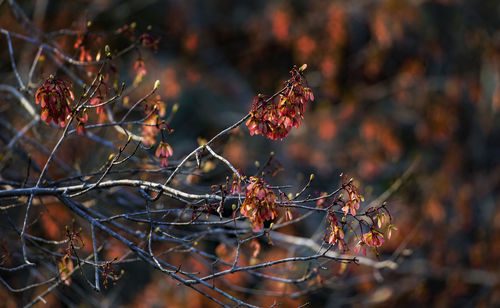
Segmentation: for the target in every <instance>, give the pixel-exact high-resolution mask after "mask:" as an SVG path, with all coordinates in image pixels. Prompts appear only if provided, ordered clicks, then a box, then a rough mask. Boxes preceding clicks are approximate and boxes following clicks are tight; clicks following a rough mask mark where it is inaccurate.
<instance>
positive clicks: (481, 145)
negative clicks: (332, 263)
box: [0, 0, 500, 307]
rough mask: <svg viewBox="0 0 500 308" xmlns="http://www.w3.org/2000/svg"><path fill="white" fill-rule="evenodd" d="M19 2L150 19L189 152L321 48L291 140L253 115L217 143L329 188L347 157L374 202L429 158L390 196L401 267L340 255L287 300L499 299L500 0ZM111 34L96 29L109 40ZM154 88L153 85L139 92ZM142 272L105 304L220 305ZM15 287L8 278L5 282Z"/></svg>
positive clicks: (69, 22) (179, 143)
mask: <svg viewBox="0 0 500 308" xmlns="http://www.w3.org/2000/svg"><path fill="white" fill-rule="evenodd" d="M0 2H1V1H0ZM19 4H20V5H21V6H22V7H23V8H24V10H25V11H26V12H27V14H28V15H29V16H30V17H32V18H33V19H34V21H35V22H36V23H37V24H38V25H39V26H40V27H41V28H42V29H43V30H44V31H47V32H50V31H55V30H58V29H61V28H70V29H80V28H81V27H82V24H83V25H85V23H86V21H88V20H91V21H92V25H91V27H90V28H89V30H90V31H95V33H106V32H107V33H109V32H113V31H115V30H117V29H118V28H121V27H123V26H124V25H126V24H131V23H132V22H135V23H136V24H137V29H140V30H142V31H146V29H147V27H148V25H151V26H152V30H151V31H152V33H154V34H156V35H159V36H161V41H160V43H159V47H158V51H157V52H156V53H155V52H154V51H151V52H145V53H143V54H142V56H143V57H144V59H145V63H146V70H147V75H146V76H145V77H144V81H143V83H145V84H152V83H153V82H154V80H156V79H160V80H161V88H160V93H161V95H162V98H163V100H164V101H165V102H166V103H167V105H169V106H172V105H173V104H176V103H177V104H179V111H178V112H177V114H176V115H175V117H174V118H173V121H172V122H171V128H173V129H175V133H174V134H172V135H170V136H169V143H170V144H171V145H172V147H173V148H174V158H175V159H177V158H180V157H181V156H182V155H183V154H185V153H187V152H188V151H189V150H191V149H192V148H193V147H194V146H195V145H196V144H197V141H196V140H197V138H198V137H202V138H210V137H212V136H214V135H215V134H216V133H217V132H218V131H219V130H221V129H223V128H225V127H227V126H228V125H230V124H232V123H234V122H235V121H237V120H238V119H240V118H241V117H242V116H244V115H245V114H246V113H247V112H248V110H249V108H250V106H251V101H252V98H253V97H254V96H255V95H256V94H258V93H265V94H272V93H274V92H275V91H277V90H279V89H280V88H281V83H282V82H283V81H284V80H286V79H287V78H288V76H289V75H288V72H289V70H290V68H291V67H292V66H293V65H299V66H300V65H302V64H303V63H307V64H308V69H307V72H306V77H307V79H308V82H309V85H310V86H311V88H312V90H313V92H314V94H315V97H316V100H315V101H314V102H313V103H311V104H310V105H309V106H308V110H307V112H306V114H305V120H304V123H303V125H302V126H301V127H300V128H299V129H294V130H292V132H291V134H290V136H289V137H288V138H286V139H285V140H283V141H271V140H267V139H265V138H264V137H262V136H253V137H251V136H249V134H248V130H247V129H246V127H244V126H243V127H241V129H240V130H239V131H237V132H235V133H233V134H231V135H230V137H228V138H226V139H225V140H224V142H222V143H220V144H218V145H217V147H218V148H217V149H218V151H219V152H220V153H223V154H224V155H225V157H227V158H228V159H229V160H230V161H232V162H233V163H234V165H235V166H237V167H238V168H241V169H242V170H243V171H244V172H245V173H246V174H252V173H254V172H255V171H256V170H257V167H256V166H255V162H256V161H259V162H260V163H261V164H262V163H264V162H265V161H266V160H267V158H268V157H269V153H270V152H271V151H274V152H275V153H276V155H275V157H276V159H277V160H278V161H279V163H280V164H281V167H282V168H283V169H284V170H283V171H281V172H279V173H278V174H277V175H276V177H275V178H274V180H273V184H274V183H275V184H291V185H295V186H298V185H300V184H303V183H304V182H305V181H307V179H308V178H309V174H310V173H315V175H316V177H315V181H314V182H313V185H314V188H315V189H316V191H317V193H319V192H321V191H326V190H331V189H332V188H335V187H337V186H338V185H339V182H340V178H339V174H340V173H341V172H343V173H345V174H347V175H349V176H350V177H354V178H355V179H356V181H357V183H359V184H360V187H361V191H362V192H363V193H364V195H365V199H366V200H367V202H366V203H369V202H370V201H371V200H374V199H375V198H377V197H378V196H379V195H381V194H382V193H384V192H385V191H386V190H387V189H389V188H390V187H391V185H392V184H393V183H394V182H395V181H397V180H398V179H399V178H400V177H401V176H402V174H403V173H404V172H405V171H406V170H407V169H408V168H409V167H410V166H411V165H412V164H414V163H416V164H417V165H416V166H417V167H416V168H415V169H413V172H412V173H411V174H410V176H409V177H407V178H405V181H404V183H403V184H402V186H401V187H400V189H399V190H398V191H396V192H395V193H394V194H392V196H391V197H390V198H389V199H388V200H387V201H388V204H389V208H390V210H391V214H392V216H393V221H394V224H395V225H396V226H397V228H398V231H396V232H395V233H394V234H393V237H392V239H391V240H389V241H387V242H386V243H385V244H384V246H383V247H382V249H381V259H382V260H384V259H389V258H393V259H395V260H397V261H398V262H399V263H400V266H399V267H398V268H397V269H396V270H383V271H376V272H374V270H373V269H371V268H366V267H362V266H350V267H349V268H348V269H347V270H346V271H340V270H339V268H338V267H332V268H331V269H329V270H328V271H326V272H325V274H324V276H325V277H329V280H328V281H327V282H325V284H324V287H323V288H318V289H315V291H314V292H312V294H309V295H307V296H302V297H300V298H298V299H294V300H288V301H287V300H285V299H280V301H284V302H283V305H284V306H288V305H290V306H297V305H300V304H306V303H309V305H310V307H322V306H324V307H342V306H358V307H360V306H380V307H402V306H403V307H421V306H424V307H426V306H432V307H457V306H459V307H488V306H489V307H491V306H496V305H500V281H499V279H500V276H499V274H500V198H499V195H500V164H499V161H500V115H499V112H500V2H499V1H498V0H483V1H472V0H471V1H467V0H427V1H426V0H356V1H315V0H310V1H258V0H254V1H230V0H225V1H224V0H216V1H179V0H177V1H154V0H141V1H139V0H138V1H118V0H96V1H90V0H89V1H48V0H41V1H20V2H19ZM9 15H10V13H9V12H8V10H7V9H6V6H5V5H3V6H0V20H2V21H0V25H1V27H4V28H7V27H8V26H9V20H13V19H12V17H11V16H9ZM19 31H20V32H22V30H21V29H19ZM2 44H4V46H5V40H3V39H2ZM104 44H106V42H100V43H99V42H97V41H96V46H95V51H96V50H97V49H99V48H101V49H102V46H103V45H104ZM116 44H118V45H116V46H114V47H115V48H118V46H119V42H118V43H116ZM18 46H22V45H18ZM112 46H113V45H112ZM1 56H2V58H1V59H2V63H1V64H0V65H1V67H2V70H3V71H4V72H10V62H9V61H8V59H9V58H8V53H7V51H6V49H5V48H2V51H1ZM135 57H136V55H135V54H130V55H129V56H128V57H126V58H124V59H122V60H120V61H123V62H122V64H121V66H122V67H129V68H128V71H126V70H127V69H125V73H130V74H128V75H127V74H124V76H122V79H125V80H126V81H127V82H128V84H131V83H132V81H133V74H132V73H131V72H133V67H132V66H133V62H134V61H135ZM19 61H20V63H21V64H19V66H20V67H21V69H22V68H23V67H29V64H30V61H32V55H27V56H26V57H23V56H22V55H21V59H20V60H19ZM23 61H24V63H25V64H26V63H27V65H23ZM117 66H120V65H117ZM49 73H50V72H46V74H49ZM2 75H3V74H2ZM4 77H5V76H4ZM5 78H7V77H5ZM9 78H12V77H9ZM127 78H128V79H127ZM149 89H150V87H149V86H148V87H144V93H146V92H147V91H149ZM144 93H142V92H141V89H140V88H139V89H138V90H137V91H136V92H135V94H134V95H137V97H140V96H141V94H142V95H143V94H144ZM318 219H319V218H318ZM309 224H310V225H308V224H304V225H301V229H300V230H291V231H290V232H295V233H297V234H300V235H301V236H308V235H309V234H312V233H313V232H314V231H315V227H316V226H317V224H315V221H314V220H310V221H309ZM372 257H373V256H372ZM139 276H140V275H139ZM139 276H137V277H135V278H136V279H135V280H134V279H132V280H130V277H129V279H127V278H126V276H125V277H124V278H123V279H122V280H120V281H118V282H117V285H116V286H113V287H112V288H110V290H108V291H107V295H106V296H105V297H100V299H99V301H100V303H101V304H103V305H104V304H105V303H108V304H110V303H115V304H117V305H128V306H130V307H162V306H168V307H201V306H211V305H212V303H208V302H206V301H205V300H204V299H203V298H202V297H200V296H199V295H198V294H195V293H192V292H191V291H189V290H187V288H181V287H177V286H176V285H175V283H173V282H171V281H168V279H167V278H165V277H164V276H163V275H161V274H160V273H156V272H147V273H146V272H145V274H144V275H142V276H140V277H139ZM332 277H333V278H332ZM131 283H132V287H131V286H130V284H131ZM127 284H128V285H127ZM260 287H261V288H262V287H264V288H271V289H272V288H273V286H260ZM125 292H126V294H125ZM0 295H1V296H4V295H5V296H7V295H8V291H7V290H6V289H4V288H3V287H0ZM256 297H258V298H254V299H252V302H253V303H257V304H258V305H263V306H269V305H272V304H273V302H274V300H275V298H273V297H266V296H261V295H258V296H257V295H256ZM82 301H84V300H83V297H82ZM165 303H168V305H167V304H165ZM1 305H2V304H0V306H1Z"/></svg>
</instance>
